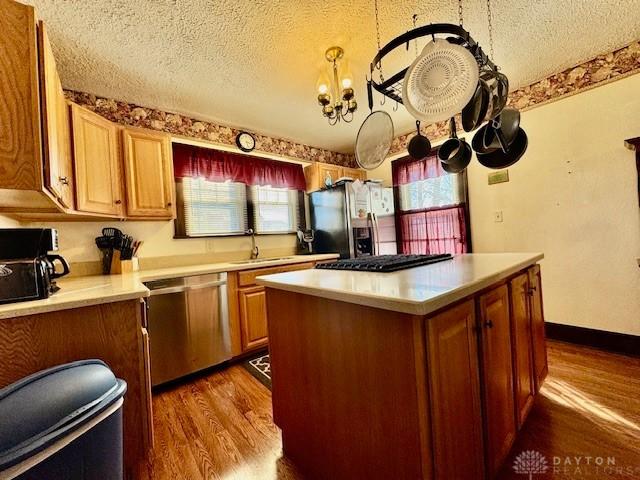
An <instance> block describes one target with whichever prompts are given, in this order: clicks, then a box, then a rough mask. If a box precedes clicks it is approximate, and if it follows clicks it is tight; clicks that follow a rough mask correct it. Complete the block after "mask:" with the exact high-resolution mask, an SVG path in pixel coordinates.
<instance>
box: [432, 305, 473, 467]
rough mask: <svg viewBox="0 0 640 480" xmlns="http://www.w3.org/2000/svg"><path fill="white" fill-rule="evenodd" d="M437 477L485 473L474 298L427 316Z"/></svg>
mask: <svg viewBox="0 0 640 480" xmlns="http://www.w3.org/2000/svg"><path fill="white" fill-rule="evenodd" d="M427 352H428V359H427V364H428V366H429V367H428V377H429V390H430V392H431V419H432V420H431V421H432V429H433V430H432V431H433V438H435V439H437V441H436V445H434V446H435V448H434V468H435V478H450V479H469V480H471V479H474V480H475V479H481V478H483V472H484V465H483V449H482V442H483V439H482V413H481V406H480V379H479V375H478V338H477V328H476V317H475V312H474V302H473V300H469V301H467V302H465V303H463V304H460V305H458V306H457V307H454V308H451V309H449V310H447V311H445V312H443V313H441V314H439V315H437V316H435V317H433V318H431V319H429V320H427Z"/></svg>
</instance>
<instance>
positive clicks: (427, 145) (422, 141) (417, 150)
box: [407, 121, 431, 160]
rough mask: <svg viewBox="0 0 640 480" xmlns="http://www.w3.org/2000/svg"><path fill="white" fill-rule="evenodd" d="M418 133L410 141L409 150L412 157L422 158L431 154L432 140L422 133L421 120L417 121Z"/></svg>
mask: <svg viewBox="0 0 640 480" xmlns="http://www.w3.org/2000/svg"><path fill="white" fill-rule="evenodd" d="M416 130H417V132H418V133H417V134H416V135H415V136H414V137H413V138H412V139H411V140H410V141H409V145H408V147H407V151H408V152H409V155H410V156H411V158H415V159H416V160H420V159H421V158H424V157H426V156H427V155H429V152H430V151H431V142H430V141H429V139H428V138H427V137H425V136H424V135H422V134H421V133H420V121H416Z"/></svg>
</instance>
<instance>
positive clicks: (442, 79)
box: [402, 38, 479, 123]
mask: <svg viewBox="0 0 640 480" xmlns="http://www.w3.org/2000/svg"><path fill="white" fill-rule="evenodd" d="M478 76H479V68H478V63H477V62H476V59H475V57H474V56H473V54H472V53H471V52H469V50H467V49H466V48H464V47H462V46H460V45H456V44H454V43H450V42H448V41H447V40H444V39H438V38H436V39H435V40H433V41H432V42H429V43H428V44H427V45H426V46H425V47H424V49H423V50H422V53H421V54H420V55H419V56H418V57H417V58H416V59H415V60H414V61H413V63H412V64H411V66H410V67H409V68H408V69H407V73H406V74H405V76H404V81H403V83H402V102H403V103H404V105H405V107H406V108H407V111H408V112H409V113H410V114H411V115H412V116H413V117H414V118H415V119H416V120H421V121H423V122H429V123H434V122H439V121H441V120H446V119H447V118H450V117H452V116H453V115H454V114H456V113H457V112H459V111H460V110H461V109H462V107H464V106H465V105H466V104H467V103H468V102H469V100H470V99H471V97H472V95H473V93H474V91H475V89H476V85H477V83H478Z"/></svg>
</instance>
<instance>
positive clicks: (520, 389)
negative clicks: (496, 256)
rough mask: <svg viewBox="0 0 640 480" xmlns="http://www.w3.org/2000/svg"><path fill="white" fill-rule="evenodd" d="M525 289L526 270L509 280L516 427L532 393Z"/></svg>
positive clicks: (525, 410)
mask: <svg viewBox="0 0 640 480" xmlns="http://www.w3.org/2000/svg"><path fill="white" fill-rule="evenodd" d="M528 290H529V279H528V276H527V274H526V273H523V274H522V275H518V276H517V277H516V278H514V279H513V280H511V282H510V283H509V292H510V301H511V336H512V342H513V367H514V380H515V385H514V387H515V392H516V415H517V420H518V428H520V427H521V426H522V424H523V423H524V421H525V419H526V418H527V415H528V414H529V411H530V410H531V407H532V406H533V397H534V395H535V381H534V376H533V352H532V342H531V317H530V315H529V301H528Z"/></svg>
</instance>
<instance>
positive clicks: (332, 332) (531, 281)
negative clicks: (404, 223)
mask: <svg viewBox="0 0 640 480" xmlns="http://www.w3.org/2000/svg"><path fill="white" fill-rule="evenodd" d="M542 258H543V255H542V254H530V253H511V254H471V255H459V256H456V257H454V258H453V259H452V260H448V261H445V262H441V263H436V264H432V265H427V266H423V267H417V268H412V269H408V270H402V271H398V272H393V273H372V272H353V271H337V270H303V271H297V272H289V273H282V274H278V275H269V276H264V277H259V278H258V279H257V282H258V284H261V285H264V286H265V287H267V308H268V316H269V326H268V327H269V344H270V354H271V365H272V377H273V378H272V379H273V414H274V420H275V422H276V424H277V425H278V426H279V427H280V428H281V429H282V440H283V450H284V453H285V455H286V456H287V457H288V458H290V459H291V460H293V462H294V463H295V464H296V465H297V466H298V467H299V468H300V469H301V471H302V472H303V473H304V474H305V476H308V477H309V478H403V479H404V478H406V479H409V478H412V479H413V478H424V479H427V478H437V479H453V478H455V479H474V480H475V479H480V478H493V477H494V476H495V475H496V473H497V472H498V470H499V468H500V467H501V465H502V464H503V463H504V460H505V458H506V456H507V454H508V453H509V450H510V448H511V446H512V445H513V442H514V440H515V438H516V435H517V432H518V431H519V429H520V428H521V426H522V424H523V423H524V421H525V420H526V417H527V415H528V413H529V411H530V409H531V407H532V405H533V401H534V398H535V396H536V394H537V393H538V391H539V389H540V386H541V384H542V382H543V381H544V378H545V376H546V373H547V361H546V349H545V343H544V319H543V313H542V296H541V284H540V268H539V266H538V265H537V262H538V261H539V260H541V259H542Z"/></svg>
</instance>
